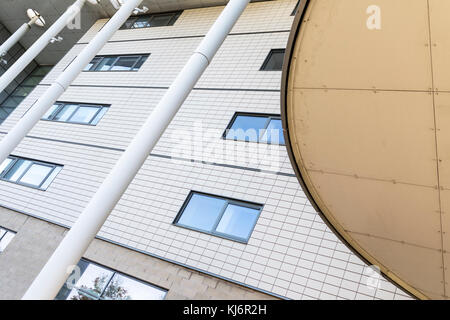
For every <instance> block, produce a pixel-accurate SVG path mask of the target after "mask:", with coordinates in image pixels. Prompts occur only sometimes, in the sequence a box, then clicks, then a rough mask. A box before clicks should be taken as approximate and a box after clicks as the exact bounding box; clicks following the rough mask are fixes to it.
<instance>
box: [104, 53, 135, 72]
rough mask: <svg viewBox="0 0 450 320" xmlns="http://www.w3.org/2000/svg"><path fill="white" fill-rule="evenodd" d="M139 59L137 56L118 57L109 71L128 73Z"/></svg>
mask: <svg viewBox="0 0 450 320" xmlns="http://www.w3.org/2000/svg"><path fill="white" fill-rule="evenodd" d="M138 59H139V56H130V57H120V58H119V59H118V60H117V62H116V63H114V66H113V67H112V68H111V71H129V70H131V68H132V67H133V65H134V64H135V63H136V61H137V60H138Z"/></svg>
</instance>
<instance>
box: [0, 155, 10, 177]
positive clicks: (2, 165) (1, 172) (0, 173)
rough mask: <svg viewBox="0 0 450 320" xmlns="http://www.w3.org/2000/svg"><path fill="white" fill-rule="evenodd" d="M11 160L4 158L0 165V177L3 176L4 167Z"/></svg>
mask: <svg viewBox="0 0 450 320" xmlns="http://www.w3.org/2000/svg"><path fill="white" fill-rule="evenodd" d="M12 161H13V160H12V159H9V158H6V159H5V160H3V162H2V164H0V175H2V174H3V171H5V169H6V167H8V165H9V164H10V163H11V162H12Z"/></svg>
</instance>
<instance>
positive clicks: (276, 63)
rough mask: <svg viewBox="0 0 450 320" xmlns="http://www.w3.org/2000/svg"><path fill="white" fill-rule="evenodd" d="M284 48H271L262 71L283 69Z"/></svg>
mask: <svg viewBox="0 0 450 320" xmlns="http://www.w3.org/2000/svg"><path fill="white" fill-rule="evenodd" d="M284 51H285V49H272V50H270V52H269V55H268V56H267V58H266V60H265V61H264V63H263V65H262V67H261V70H262V71H281V70H282V69H283V59H284Z"/></svg>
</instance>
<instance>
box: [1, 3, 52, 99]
mask: <svg viewBox="0 0 450 320" xmlns="http://www.w3.org/2000/svg"><path fill="white" fill-rule="evenodd" d="M27 15H28V18H30V21H29V22H26V23H24V24H23V25H22V26H20V28H19V29H17V31H16V32H14V34H12V35H11V37H9V38H8V39H7V40H6V41H5V42H4V43H3V44H2V45H1V46H0V60H1V62H2V63H3V64H6V63H7V61H6V60H5V59H3V57H4V56H5V55H6V53H8V51H9V50H10V49H11V48H12V47H13V46H14V45H15V44H16V43H17V42H19V40H20V39H21V38H22V37H23V36H24V35H25V34H26V33H27V32H28V30H30V29H31V26H32V25H33V24H35V25H37V26H38V27H41V28H43V27H44V26H45V20H44V18H42V16H41V15H40V14H39V13H38V12H37V11H36V10H34V9H28V10H27ZM0 91H1V90H0Z"/></svg>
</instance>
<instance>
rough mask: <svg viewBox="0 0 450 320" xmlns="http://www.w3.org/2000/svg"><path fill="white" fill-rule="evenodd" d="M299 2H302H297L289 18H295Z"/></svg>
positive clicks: (299, 0)
mask: <svg viewBox="0 0 450 320" xmlns="http://www.w3.org/2000/svg"><path fill="white" fill-rule="evenodd" d="M301 1H302V0H298V1H297V4H296V5H295V7H294V10H292V13H291V17H292V16H295V15H296V14H297V11H298V8H299V7H300V2H301Z"/></svg>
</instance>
